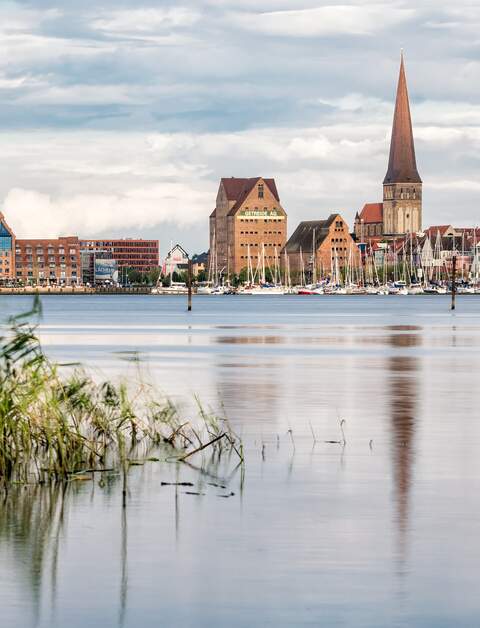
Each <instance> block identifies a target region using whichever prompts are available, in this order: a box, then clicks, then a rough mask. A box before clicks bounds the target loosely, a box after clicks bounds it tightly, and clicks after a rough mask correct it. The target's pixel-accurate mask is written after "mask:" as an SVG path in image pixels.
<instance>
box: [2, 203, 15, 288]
mask: <svg viewBox="0 0 480 628" xmlns="http://www.w3.org/2000/svg"><path fill="white" fill-rule="evenodd" d="M14 278H15V234H14V233H13V231H12V230H11V229H10V227H9V226H8V225H7V223H6V221H5V218H4V216H3V214H2V213H1V212H0V283H5V282H8V281H11V280H12V279H14Z"/></svg>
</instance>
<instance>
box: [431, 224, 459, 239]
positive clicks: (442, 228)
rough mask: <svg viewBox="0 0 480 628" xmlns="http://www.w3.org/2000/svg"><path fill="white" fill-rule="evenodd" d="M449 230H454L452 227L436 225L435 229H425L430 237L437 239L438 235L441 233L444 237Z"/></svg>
mask: <svg viewBox="0 0 480 628" xmlns="http://www.w3.org/2000/svg"><path fill="white" fill-rule="evenodd" d="M449 229H452V225H434V226H433V227H428V229H425V233H426V234H427V236H429V237H432V236H433V237H436V236H437V233H440V235H441V236H443V235H445V233H446V232H447V231H448V230H449Z"/></svg>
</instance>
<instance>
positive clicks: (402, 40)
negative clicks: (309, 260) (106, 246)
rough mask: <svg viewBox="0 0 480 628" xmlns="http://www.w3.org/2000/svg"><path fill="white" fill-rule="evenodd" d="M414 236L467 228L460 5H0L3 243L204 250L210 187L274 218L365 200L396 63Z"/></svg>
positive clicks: (474, 181) (471, 201)
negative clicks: (243, 184)
mask: <svg viewBox="0 0 480 628" xmlns="http://www.w3.org/2000/svg"><path fill="white" fill-rule="evenodd" d="M402 48H403V50H404V54H405V63H406V72H407V80H408V85H409V91H410V102H411V110H412V118H413V125H414V136H415V144H416V152H417V164H418V169H419V172H420V175H421V176H422V179H423V182H424V201H423V203H424V205H423V207H424V225H425V226H426V225H430V224H454V225H456V226H466V225H467V224H472V225H473V224H476V225H478V224H480V177H479V166H480V2H478V0H457V1H456V2H455V3H452V2H451V1H450V0H449V1H448V2H447V1H446V0H436V1H435V2H432V1H431V0H428V1H427V0H405V1H402V0H399V1H396V0H388V2H381V1H378V2H377V1H373V2H371V1H368V0H357V1H348V0H342V1H341V2H334V1H328V2H320V1H319V0H263V1H262V2H258V1H256V0H255V1H254V0H183V1H182V0H176V1H174V2H173V1H163V0H157V1H153V0H147V1H142V0H82V1H81V2H79V1H78V0H57V1H56V2H54V1H53V0H30V1H29V0H24V1H17V2H10V1H9V0H1V2H0V51H1V54H0V148H1V153H0V209H1V210H2V211H3V212H4V214H5V216H6V218H7V221H8V222H9V224H10V225H11V226H12V227H13V229H14V230H15V232H16V234H17V236H19V237H56V236H58V235H79V236H81V237H108V236H112V237H120V236H122V237H144V238H159V239H160V245H161V252H162V253H163V254H165V253H166V250H167V249H168V248H169V246H170V242H171V241H173V242H180V243H181V244H182V245H183V246H184V247H185V248H186V249H187V250H188V251H189V252H190V253H195V252H200V251H202V250H206V249H207V248H208V216H209V214H210V213H211V211H212V209H213V208H214V206H215V198H216V193H217V190H218V185H219V180H220V178H221V177H229V176H238V177H254V176H263V177H274V178H275V179H276V182H277V187H278V190H279V194H280V198H281V202H282V205H283V207H284V208H285V209H286V211H287V213H288V217H289V219H288V220H289V233H292V232H293V230H294V229H295V227H296V225H297V224H298V222H299V221H300V220H312V219H321V218H325V217H327V216H328V215H329V214H330V213H332V212H337V211H338V212H340V213H342V214H343V215H344V217H345V219H346V220H347V221H348V222H349V224H352V223H353V218H354V216H355V213H356V211H358V210H360V209H361V208H362V206H363V204H364V203H366V202H379V201H381V200H382V181H383V177H384V176H385V172H386V168H387V161H388V149H389V140H390V132H391V123H392V117H393V107H394V98H395V90H396V83H397V78H398V69H399V58H400V50H401V49H402Z"/></svg>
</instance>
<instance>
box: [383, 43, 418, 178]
mask: <svg viewBox="0 0 480 628" xmlns="http://www.w3.org/2000/svg"><path fill="white" fill-rule="evenodd" d="M421 182H422V180H421V179H420V175H419V174H418V170H417V163H416V160H415V146H414V143H413V132H412V119H411V117H410V105H409V102H408V89H407V79H406V76H405V64H404V62H403V52H402V55H401V62H400V76H399V77H398V87H397V100H396V103H395V114H394V116H393V128H392V139H391V143H390V158H389V161H388V170H387V174H386V175H385V180H384V182H383V183H384V184H389V183H421Z"/></svg>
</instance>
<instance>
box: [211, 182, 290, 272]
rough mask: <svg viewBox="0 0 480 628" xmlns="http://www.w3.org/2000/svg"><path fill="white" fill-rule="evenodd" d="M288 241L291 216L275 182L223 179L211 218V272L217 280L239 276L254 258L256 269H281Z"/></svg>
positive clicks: (252, 262) (253, 262) (253, 263)
mask: <svg viewBox="0 0 480 628" xmlns="http://www.w3.org/2000/svg"><path fill="white" fill-rule="evenodd" d="M286 241H287V214H286V212H285V210H284V209H283V207H282V205H281V203H280V197H279V195H278V191H277V186H276V184H275V180H274V179H264V178H262V177H255V178H250V179H242V178H237V177H231V178H223V179H221V181H220V186H219V190H218V194H217V202H216V207H215V209H214V211H213V212H212V214H211V215H210V262H209V263H210V268H212V269H213V272H214V274H215V275H216V276H219V275H223V276H230V275H231V274H236V275H238V274H239V273H240V272H241V271H242V269H244V268H246V267H247V265H248V261H249V258H250V262H251V264H252V265H253V266H254V267H256V266H257V264H258V260H259V257H260V256H262V255H264V256H265V264H266V265H267V266H270V267H272V268H273V267H274V266H275V265H277V266H278V265H279V260H280V251H281V250H282V248H283V247H284V246H285V243H286Z"/></svg>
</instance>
